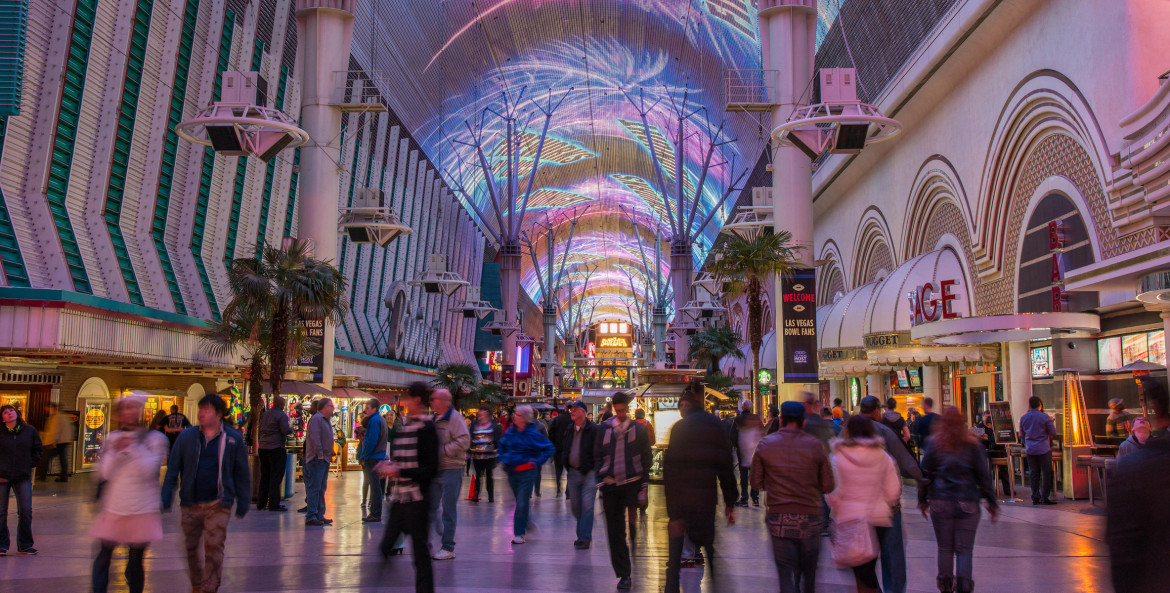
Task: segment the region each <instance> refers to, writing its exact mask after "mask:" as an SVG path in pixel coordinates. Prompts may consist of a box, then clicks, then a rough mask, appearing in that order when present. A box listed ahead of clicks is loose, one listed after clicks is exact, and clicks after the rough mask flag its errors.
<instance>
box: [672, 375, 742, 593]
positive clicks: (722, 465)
mask: <svg viewBox="0 0 1170 593" xmlns="http://www.w3.org/2000/svg"><path fill="white" fill-rule="evenodd" d="M703 392H704V390H703V386H702V384H701V383H699V382H697V381H696V382H692V383H691V384H690V385H689V386H688V387H687V389H686V391H684V392H683V395H682V398H681V399H680V401H679V411H680V412H681V413H682V416H683V417H682V420H679V421H678V422H677V423H676V424H675V425H674V426H673V427H671V429H670V441H669V442H670V446H669V447H667V449H666V452H665V453H664V454H663V456H662V477H663V481H664V483H665V491H666V515H667V518H669V519H670V523H669V526H668V532H669V541H670V557H669V559H668V561H667V563H666V593H678V590H679V569H680V568H681V560H682V548H683V536H684V535H685V536H687V537H689V538H690V539H691V541H693V542H694V543H695V545H697V546H702V547H704V548H706V550H707V557H708V558H709V559H710V563H711V567H712V571H714V560H715V558H714V555H713V553H712V550H711V548H712V546H713V545H714V543H715V507H716V505H717V504H718V497H719V493H720V492H722V494H723V504H724V509H723V513H724V515H725V516H726V517H727V522H728V524H734V523H735V500H736V495H737V492H736V485H735V469H734V461H733V460H732V454H731V442H730V440H729V439H728V435H727V432H726V430H725V429H724V426H723V423H721V422H720V421H719V419H718V418H716V417H715V416H713V415H712V414H709V413H708V412H707V411H705V410H704V409H703Z"/></svg>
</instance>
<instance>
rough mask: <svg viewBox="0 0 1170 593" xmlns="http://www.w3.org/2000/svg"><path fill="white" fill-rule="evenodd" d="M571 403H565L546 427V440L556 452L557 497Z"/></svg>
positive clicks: (563, 470)
mask: <svg viewBox="0 0 1170 593" xmlns="http://www.w3.org/2000/svg"><path fill="white" fill-rule="evenodd" d="M572 406H573V403H572V402H569V403H567V404H565V409H564V410H563V411H561V413H560V414H557V417H556V418H553V420H552V423H551V424H550V425H549V427H548V440H550V441H552V444H553V446H554V447H556V452H555V453H554V454H553V471H554V472H555V473H556V478H557V498H560V497H561V475H562V474H564V473H565V462H564V448H563V444H564V441H565V435H566V434H567V433H568V429H569V427H570V426H572V425H573V422H574V421H573V417H572V416H573V407H572Z"/></svg>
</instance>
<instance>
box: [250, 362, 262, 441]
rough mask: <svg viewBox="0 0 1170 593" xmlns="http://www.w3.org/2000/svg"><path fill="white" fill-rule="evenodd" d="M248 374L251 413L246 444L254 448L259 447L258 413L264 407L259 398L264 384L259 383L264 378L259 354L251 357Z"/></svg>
mask: <svg viewBox="0 0 1170 593" xmlns="http://www.w3.org/2000/svg"><path fill="white" fill-rule="evenodd" d="M250 374H251V376H250V377H248V408H249V409H250V410H251V411H250V412H249V413H248V429H247V430H248V432H247V436H248V442H250V443H252V444H253V446H254V447H259V442H260V441H259V438H258V436H259V435H258V433H259V430H260V412H261V411H262V409H263V407H264V400H263V399H261V398H260V395H261V393H262V392H263V391H264V383H263V382H262V381H261V379H262V378H263V377H264V362H263V360H262V359H261V358H260V355H259V353H257V354H255V355H253V356H252V368H251V371H250Z"/></svg>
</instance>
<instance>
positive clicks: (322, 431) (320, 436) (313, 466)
mask: <svg viewBox="0 0 1170 593" xmlns="http://www.w3.org/2000/svg"><path fill="white" fill-rule="evenodd" d="M330 416H333V400H331V399H329V398H327V397H323V398H321V399H320V400H317V413H316V414H313V417H312V418H310V419H309V428H308V430H306V431H305V468H304V476H305V504H306V506H308V507H309V509H308V511H306V515H305V525H312V526H319V525H332V524H333V519H326V518H325V489H326V488H328V480H329V465H330V464H331V463H333V439H334V438H335V435H334V433H333V425H332V424H330V423H329V417H330Z"/></svg>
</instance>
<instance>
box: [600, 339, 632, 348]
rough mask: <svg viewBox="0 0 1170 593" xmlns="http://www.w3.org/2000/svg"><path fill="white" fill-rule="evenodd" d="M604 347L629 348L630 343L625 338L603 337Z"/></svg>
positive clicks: (602, 345) (602, 344)
mask: <svg viewBox="0 0 1170 593" xmlns="http://www.w3.org/2000/svg"><path fill="white" fill-rule="evenodd" d="M601 347H602V348H629V347H630V343H629V341H628V340H626V339H625V338H601Z"/></svg>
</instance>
